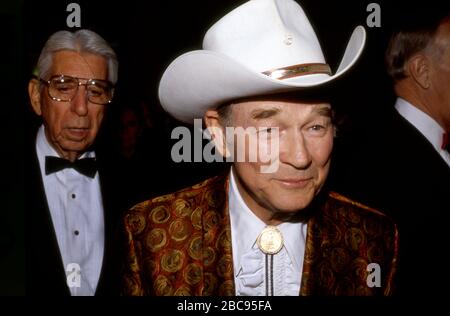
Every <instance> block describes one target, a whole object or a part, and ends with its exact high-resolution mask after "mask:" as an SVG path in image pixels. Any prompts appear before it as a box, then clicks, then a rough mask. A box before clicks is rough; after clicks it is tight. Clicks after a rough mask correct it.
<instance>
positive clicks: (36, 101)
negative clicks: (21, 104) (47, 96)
mask: <svg viewBox="0 0 450 316" xmlns="http://www.w3.org/2000/svg"><path fill="white" fill-rule="evenodd" d="M28 96H29V97H30V103H31V107H32V108H33V110H34V112H35V113H36V114H37V115H39V116H40V115H41V114H42V109H41V91H40V90H39V81H38V80H37V79H31V80H30V82H29V83H28Z"/></svg>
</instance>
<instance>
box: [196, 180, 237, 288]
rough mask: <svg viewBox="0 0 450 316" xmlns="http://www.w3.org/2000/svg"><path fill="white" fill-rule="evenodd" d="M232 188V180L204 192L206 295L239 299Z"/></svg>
mask: <svg viewBox="0 0 450 316" xmlns="http://www.w3.org/2000/svg"><path fill="white" fill-rule="evenodd" d="M228 185H229V179H228V177H224V181H218V182H217V183H215V185H214V186H213V187H209V186H207V187H206V188H205V191H204V192H203V194H204V195H203V209H204V210H205V211H204V212H203V214H202V219H203V223H202V224H203V292H202V295H215V296H217V295H219V296H233V295H235V284H234V269H233V253H232V249H231V248H232V246H231V225H230V215H229V211H228ZM210 207H211V210H208V209H209V208H210ZM213 209H215V210H213ZM216 210H217V211H216Z"/></svg>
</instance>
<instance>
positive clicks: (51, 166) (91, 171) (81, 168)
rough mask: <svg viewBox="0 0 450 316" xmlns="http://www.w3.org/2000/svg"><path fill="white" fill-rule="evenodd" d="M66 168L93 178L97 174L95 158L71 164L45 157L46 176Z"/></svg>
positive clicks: (57, 158)
mask: <svg viewBox="0 0 450 316" xmlns="http://www.w3.org/2000/svg"><path fill="white" fill-rule="evenodd" d="M66 168H73V169H75V170H76V171H78V172H79V173H81V174H83V175H85V176H87V177H90V178H93V177H94V176H95V174H96V172H97V162H96V160H95V158H83V159H78V160H75V161H74V162H71V161H70V160H67V159H63V158H59V157H52V156H46V157H45V174H46V175H48V174H51V173H53V172H58V171H60V170H63V169H66Z"/></svg>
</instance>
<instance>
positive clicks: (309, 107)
mask: <svg viewBox="0 0 450 316" xmlns="http://www.w3.org/2000/svg"><path fill="white" fill-rule="evenodd" d="M231 113H232V117H233V121H235V122H239V121H241V122H242V121H259V120H266V119H272V118H280V119H283V120H285V121H296V120H301V119H303V118H308V117H311V116H312V115H316V116H328V117H331V104H330V103H329V101H328V100H319V99H298V98H291V97H265V98H264V97H261V98H249V99H246V100H239V101H235V102H233V103H231Z"/></svg>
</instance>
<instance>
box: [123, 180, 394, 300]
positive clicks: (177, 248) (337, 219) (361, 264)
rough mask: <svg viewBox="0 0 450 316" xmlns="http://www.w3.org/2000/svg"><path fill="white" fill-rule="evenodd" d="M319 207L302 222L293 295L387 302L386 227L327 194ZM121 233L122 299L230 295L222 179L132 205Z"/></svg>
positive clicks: (390, 251) (389, 225)
mask: <svg viewBox="0 0 450 316" xmlns="http://www.w3.org/2000/svg"><path fill="white" fill-rule="evenodd" d="M323 200H324V201H323V203H320V204H319V206H318V207H316V209H315V210H314V214H313V215H312V216H311V217H310V218H309V219H308V228H307V237H306V250H305V259H304V266H303V274H302V283H301V287H300V292H299V295H327V296H330V295H333V296H334V295H345V296H349V295H364V296H366V295H391V294H392V291H393V283H394V275H395V269H396V262H397V248H398V233H397V229H396V226H395V225H394V223H393V222H392V221H391V220H390V219H389V218H388V217H386V216H384V215H383V214H382V213H380V212H378V211H376V210H373V209H370V208H368V207H366V206H363V205H361V204H359V203H356V202H354V201H352V200H349V199H347V198H345V197H343V196H341V195H339V194H337V193H334V192H331V193H328V194H327V196H326V197H325V198H324V199H323ZM124 233H125V239H126V241H125V243H126V245H125V250H126V251H125V252H126V258H125V264H124V271H123V285H122V294H123V295H158V296H160V295H172V296H176V295H203V296H206V295H214V296H227V295H235V289H234V275H233V274H234V273H233V259H232V258H233V255H232V251H233V250H232V246H231V226H230V218H229V212H228V176H218V177H214V178H211V179H208V180H206V181H204V182H203V183H200V184H198V185H194V186H192V187H190V188H187V189H183V190H181V191H178V192H176V193H173V194H168V195H164V196H160V197H156V198H153V199H151V200H147V201H145V202H142V203H139V204H137V205H136V206H134V207H133V208H132V209H130V210H129V211H128V212H127V213H126V214H125V217H124ZM371 263H375V264H377V265H376V267H377V268H375V269H374V270H371V269H372V268H371V267H372V266H369V264H371ZM368 266H369V267H368ZM377 271H378V272H379V277H380V279H379V282H378V283H377V282H371V281H370V280H372V277H376V276H377V275H372V273H377Z"/></svg>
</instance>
